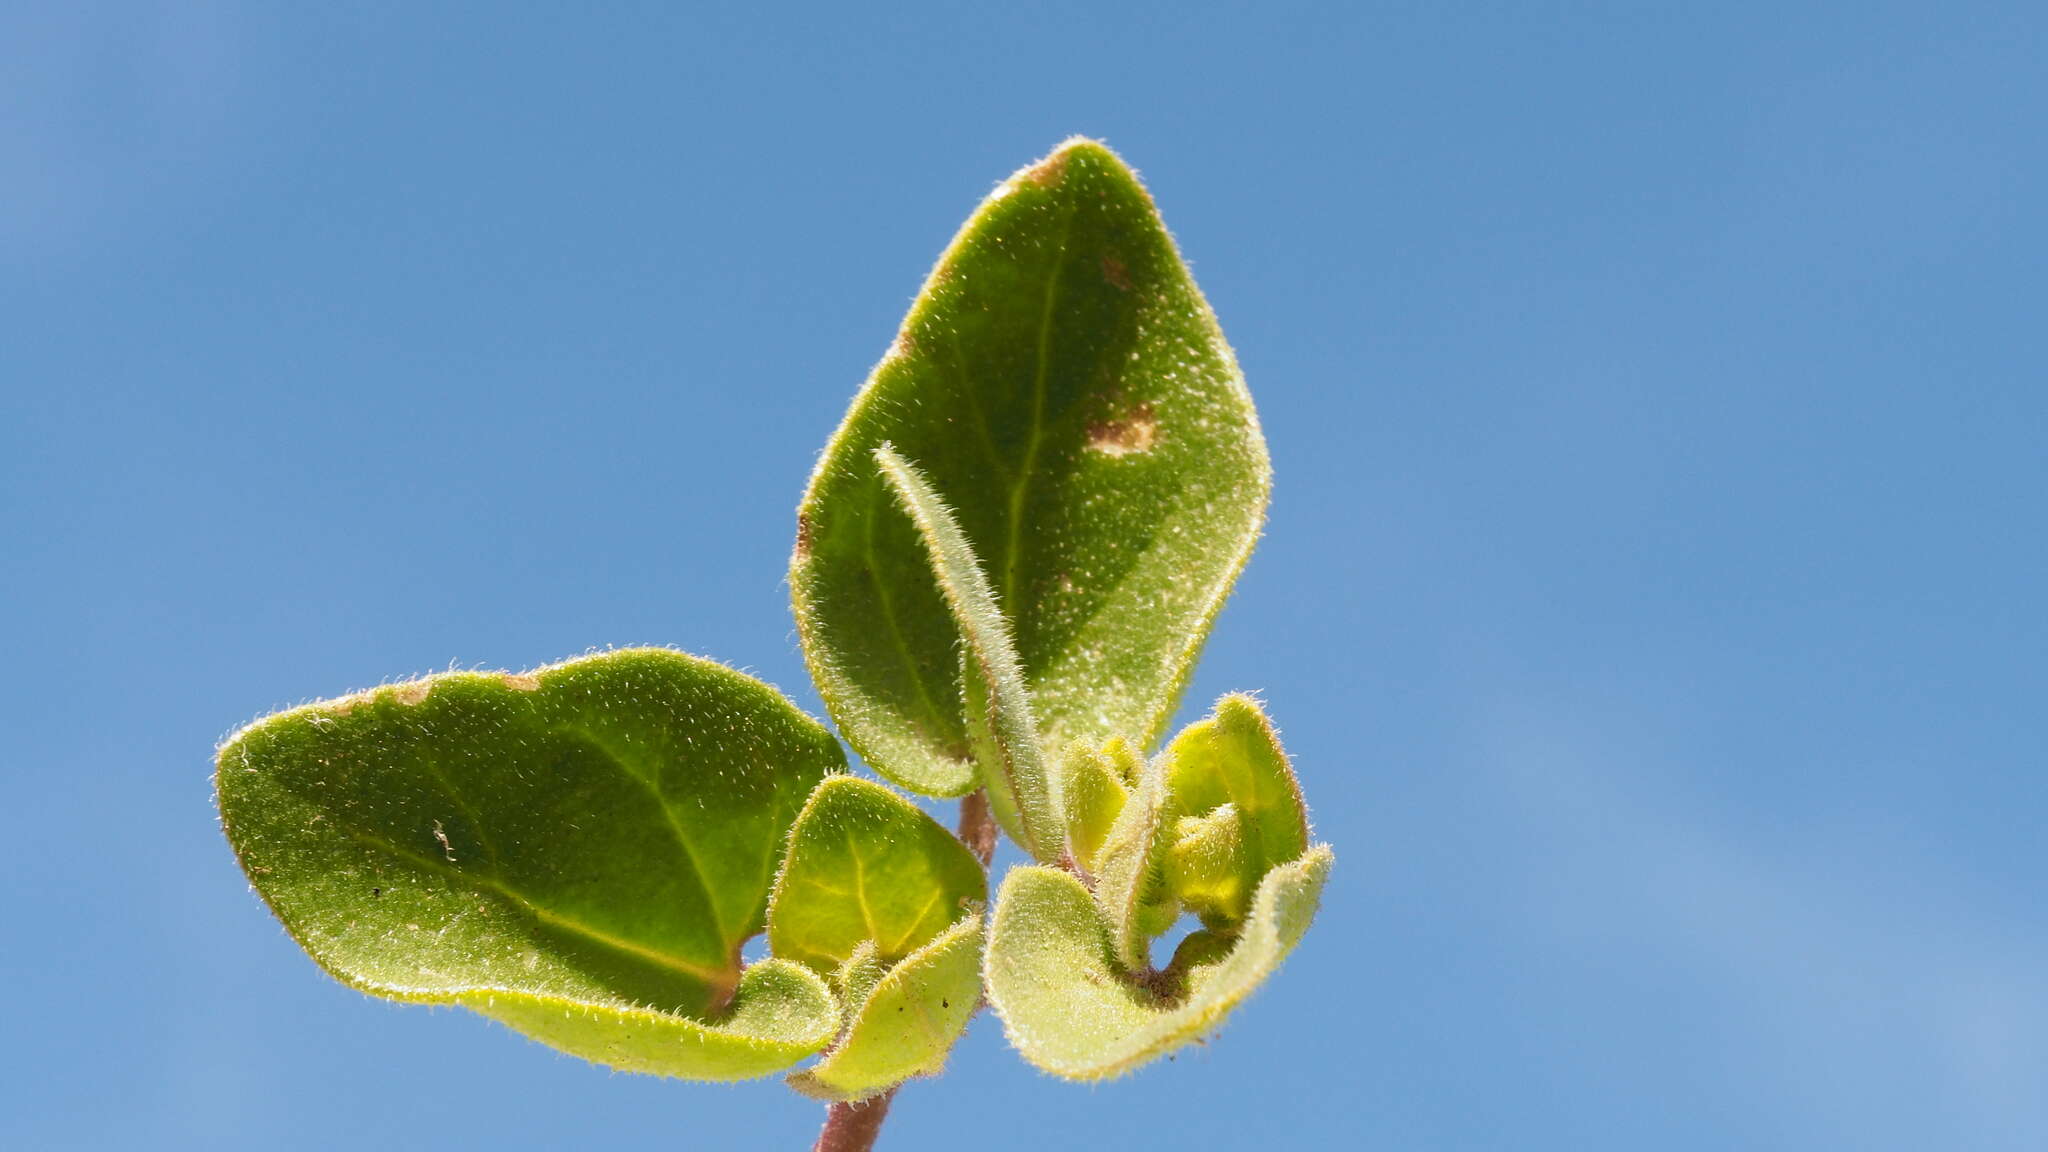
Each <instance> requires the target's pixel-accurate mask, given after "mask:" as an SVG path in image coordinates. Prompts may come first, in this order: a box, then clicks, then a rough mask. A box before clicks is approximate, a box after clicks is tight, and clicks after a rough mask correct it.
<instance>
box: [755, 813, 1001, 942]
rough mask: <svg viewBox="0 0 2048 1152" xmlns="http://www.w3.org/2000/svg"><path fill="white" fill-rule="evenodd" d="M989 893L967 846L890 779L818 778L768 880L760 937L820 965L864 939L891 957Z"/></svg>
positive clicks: (952, 920) (935, 931)
mask: <svg viewBox="0 0 2048 1152" xmlns="http://www.w3.org/2000/svg"><path fill="white" fill-rule="evenodd" d="M987 899H988V880H987V877H986V875H985V874H984V873H983V872H982V870H981V864H980V862H979V861H977V860H976V859H975V858H974V854H973V853H971V852H969V851H968V850H967V847H966V845H964V844H962V843H960V841H959V840H958V839H956V838H955V837H954V835H953V834H952V833H951V832H948V831H947V830H946V828H945V826H944V825H942V824H940V823H939V822H938V821H936V820H933V819H932V818H931V817H930V816H927V815H925V814H924V813H923V812H920V811H919V810H918V809H917V806H916V805H914V804H912V803H910V801H908V800H905V799H904V798H903V797H901V796H898V795H896V794H895V793H894V792H891V791H890V790H889V789H887V788H885V787H883V786H882V785H880V784H876V783H873V782H871V781H867V780H862V779H859V778H858V777H854V776H833V777H829V778H828V779H826V780H825V781H824V782H823V783H822V784H819V785H818V788H817V791H816V792H814V793H813V794H812V796H811V798H810V800H809V802H808V803H806V804H805V805H804V809H803V813H802V814H801V815H800V816H799V817H798V818H797V822H796V827H795V828H794V829H793V830H792V831H791V833H790V849H789V858H788V861H787V862H786V863H785V864H784V865H783V869H782V874H781V876H780V877H778V878H777V879H776V881H775V897H774V901H773V903H772V904H771V906H770V910H769V915H768V946H769V948H770V949H771V950H773V952H774V953H775V955H777V956H780V957H784V958H787V959H790V960H795V961H798V962H800V963H803V964H806V965H809V966H810V967H811V969H812V970H814V971H816V972H817V973H819V974H820V975H828V974H831V973H833V972H835V971H836V970H838V969H839V968H840V967H841V966H842V965H844V964H846V963H847V962H848V961H849V960H852V959H854V958H855V957H856V955H857V954H859V953H861V952H862V945H863V944H866V945H869V946H871V948H872V953H871V954H872V956H873V958H874V960H875V961H876V962H878V963H880V964H882V965H884V966H886V965H890V964H894V963H896V962H897V961H898V960H901V959H903V958H904V957H905V956H908V955H909V954H910V953H912V952H914V951H916V950H917V949H919V948H922V947H923V946H924V945H925V944H927V943H929V942H930V941H932V940H933V939H934V938H936V937H937V936H938V935H939V934H940V933H942V932H944V931H946V929H947V928H948V927H950V926H951V925H953V924H954V923H956V922H957V921H959V919H960V918H961V916H962V915H963V914H965V913H967V912H968V911H969V910H971V909H975V908H979V907H980V906H981V905H982V904H983V903H984V902H985V901H986V900H987Z"/></svg>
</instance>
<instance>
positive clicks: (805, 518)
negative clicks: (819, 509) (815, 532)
mask: <svg viewBox="0 0 2048 1152" xmlns="http://www.w3.org/2000/svg"><path fill="white" fill-rule="evenodd" d="M810 558H811V516H810V513H808V512H799V513H797V514H796V562H797V563H799V564H801V563H803V562H804V561H806V560H809V559H810Z"/></svg>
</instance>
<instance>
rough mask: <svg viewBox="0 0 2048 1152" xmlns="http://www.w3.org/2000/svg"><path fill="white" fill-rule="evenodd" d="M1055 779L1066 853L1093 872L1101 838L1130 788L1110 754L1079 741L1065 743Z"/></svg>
mask: <svg viewBox="0 0 2048 1152" xmlns="http://www.w3.org/2000/svg"><path fill="white" fill-rule="evenodd" d="M1116 743H1117V744H1119V745H1121V743H1122V742H1121V741H1117V742H1116ZM1055 782H1056V784H1057V785H1058V786H1057V787H1056V788H1054V789H1053V794H1054V795H1055V796H1056V797H1057V798H1058V806H1059V810H1060V823H1061V825H1062V826H1063V827H1064V828H1065V829H1066V832H1067V852H1068V853H1069V854H1070V855H1072V856H1073V858H1074V862H1075V863H1076V864H1079V865H1080V866H1081V868H1082V870H1083V871H1085V872H1090V873H1093V872H1094V871H1095V868H1096V865H1097V863H1098V859H1097V858H1098V857H1099V856H1100V854H1101V852H1102V845H1103V841H1104V840H1105V839H1107V838H1108V836H1109V830H1110V828H1111V827H1112V826H1114V825H1115V823H1116V818H1117V816H1118V815H1120V814H1121V813H1122V812H1123V810H1124V805H1125V804H1126V803H1128V802H1129V800H1130V796H1131V791H1130V788H1129V787H1128V786H1126V784H1125V783H1124V779H1123V776H1122V774H1121V773H1120V772H1118V770H1117V768H1116V766H1115V764H1114V763H1113V762H1112V761H1111V759H1110V754H1109V753H1106V752H1098V751H1096V750H1094V749H1092V748H1090V747H1088V746H1087V745H1086V744H1079V743H1076V744H1070V745H1068V746H1067V754H1066V755H1065V756H1064V757H1062V758H1061V759H1060V761H1059V774H1058V777H1057V779H1056V781H1055Z"/></svg>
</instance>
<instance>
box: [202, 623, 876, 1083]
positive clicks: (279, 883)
mask: <svg viewBox="0 0 2048 1152" xmlns="http://www.w3.org/2000/svg"><path fill="white" fill-rule="evenodd" d="M843 763H844V761H843V757H842V755H841V753H840V751H839V746H838V744H837V743H836V742H835V741H834V740H833V739H832V737H831V735H830V734H829V733H827V732H826V731H825V730H824V729H823V728H822V727H820V726H819V725H818V724H817V723H816V722H815V721H813V720H811V719H810V718H809V717H807V716H805V715H804V714H803V713H801V712H799V711H797V710H796V709H795V708H794V707H792V706H791V705H790V704H789V703H788V701H786V700H784V699H783V697H782V696H781V695H780V694H779V693H777V692H776V691H775V690H774V689H773V688H770V687H769V686H767V685H765V684H762V683H761V682H759V681H757V680H754V679H752V678H750V677H747V676H744V675H741V674H740V673H738V672H734V671H732V670H731V669H729V668H726V667H724V666H722V665H719V664H714V663H712V662H710V661H706V660H700V659H697V658H695V657H691V656H686V655H683V654H681V653H678V652H670V651H665V650H659V649H633V650H626V651H619V652H612V653H607V654H604V655H598V656H590V657H585V658H583V659H578V660H571V661H568V662H566V663H562V664H557V665H554V666H552V667H548V668H542V669H539V670H537V671H535V672H531V673H526V674H524V675H486V674H477V673H452V674H449V675H444V676H435V677H430V678H428V679H425V680H419V681H414V682H412V683H408V684H400V685H394V686H387V687H384V688H379V689H376V690H374V691H370V692H365V693H360V694H358V695H355V696H349V697H344V698H342V699H339V700H330V701H326V702H323V703H319V704H312V705H308V706H306V707H303V708H296V709H293V710H291V711H289V712H284V713H280V714H278V715H276V716H272V717H270V718H268V719H266V720H262V721H259V722H258V723H256V724H253V725H251V726H249V727H248V728H246V729H244V730H243V731H242V732H240V733H238V734H237V735H236V736H235V737H234V738H233V739H231V740H230V741H229V742H228V743H227V744H226V745H225V746H223V747H222V749H221V751H220V757H219V766H218V774H217V776H216V783H217V787H218V790H219V800H220V808H221V817H222V822H223V824H224V826H225V828H226V831H227V835H228V839H229V841H230V842H231V843H232V844H233V845H234V848H235V852H236V854H237V856H238V857H239V858H240V860H241V863H242V867H243V869H244V870H245V871H246V872H247V873H248V875H249V879H250V881H251V882H252V883H253V884H254V885H255V887H256V890H257V891H258V892H259V893H261V894H262V896H263V898H264V900H265V901H267V902H268V903H269V905H270V907H271V910H272V911H274V912H275V913H276V914H277V916H278V918H279V919H280V920H282V921H283V922H284V925H285V927H286V929H287V930H288V931H290V932H291V934H292V936H293V937H294V938H295V939H296V940H298V942H299V943H300V944H301V945H302V946H303V947H304V948H305V949H306V951H307V952H308V953H309V954H311V955H312V957H313V959H314V960H315V961H317V962H318V963H319V964H320V965H321V967H323V968H325V969H326V970H327V971H328V972H329V973H331V974H332V975H334V976H335V977H336V978H337V979H340V980H341V981H343V982H344V983H347V984H349V985H351V986H353V987H356V988H359V989H361V990H363V991H366V992H371V993H374V994H376V995H380V996H386V997H390V998H393V999H398V1000H409V1001H419V1002H426V1003H443V1004H460V1005H463V1006H465V1007H468V1008H473V1009H475V1010H477V1011H479V1012H482V1013H484V1014H485V1015H488V1016H491V1017H494V1018H496V1019H498V1020H501V1021H503V1022H505V1023H507V1024H509V1025H511V1026H512V1027H514V1028H516V1029H518V1030H520V1031H522V1032H525V1033H527V1034H528V1035H531V1036H533V1037H535V1038H537V1039H540V1040H542V1041H545V1042H546V1043H549V1044H552V1045H554V1046H556V1047H558V1048H561V1049H563V1050H565V1051H568V1052H571V1053H574V1054H576V1055H578V1056H582V1057H584V1058H586V1059H590V1060H595V1061H598V1062H600V1063H605V1064H609V1065H612V1066H614V1067H618V1068H626V1069H631V1070H634V1071H642V1072H654V1073H660V1074H664V1075H671V1076H683V1077H690V1078H695V1079H737V1078H741V1077H748V1076H758V1075H764V1074H767V1073H769V1072H773V1071H776V1070H778V1069H780V1068H785V1067H788V1066H789V1065H790V1064H793V1063H795V1062H796V1061H797V1060H799V1059H801V1058H802V1057H803V1056H805V1055H807V1054H809V1053H811V1052H815V1051H817V1050H819V1049H820V1048H822V1047H824V1045H825V1044H826V1043H828V1042H829V1041H830V1040H831V1037H832V1034H833V1032H834V1030H835V1027H836V1023H837V1016H838V1013H837V1011H836V1006H835V1004H834V1002H833V998H832V996H831V993H830V990H829V989H828V988H827V987H826V985H825V983H824V981H823V980H821V979H819V978H818V977H817V976H816V975H815V974H813V973H811V972H809V971H808V970H806V969H804V968H803V967H801V966H799V965H795V964H791V963H787V962H784V961H768V962H765V963H762V964H757V965H754V966H753V967H752V968H749V969H747V970H746V973H745V977H744V978H742V969H741V963H740V956H739V949H740V945H741V943H742V942H743V941H745V940H746V939H747V938H748V937H750V936H752V935H754V934H755V933H757V932H759V931H760V930H761V928H762V926H763V923H764V916H765V912H766V907H767V898H768V891H769V886H770V884H771V882H772V880H773V877H774V876H775V873H776V868H777V866H778V864H779V863H780V859H781V854H782V847H783V843H784V840H785V836H786V833H787V830H788V828H789V825H790V822H791V821H792V820H793V819H794V817H795V815H796V813H797V811H798V808H799V806H800V805H801V804H802V803H803V799H804V797H805V796H806V795H807V794H808V793H809V792H810V790H811V788H812V787H813V786H814V785H815V784H816V783H817V782H818V781H819V780H820V779H822V778H823V777H824V776H825V774H826V773H827V772H830V771H834V770H837V769H839V768H840V767H841V766H842V765H843Z"/></svg>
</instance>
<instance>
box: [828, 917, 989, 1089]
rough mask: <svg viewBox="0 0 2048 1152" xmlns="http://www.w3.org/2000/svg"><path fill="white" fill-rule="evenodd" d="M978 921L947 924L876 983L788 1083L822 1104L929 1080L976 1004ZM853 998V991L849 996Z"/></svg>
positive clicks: (978, 999) (978, 998)
mask: <svg viewBox="0 0 2048 1152" xmlns="http://www.w3.org/2000/svg"><path fill="white" fill-rule="evenodd" d="M981 944H982V932H981V914H980V913H978V912H977V913H975V914H974V915H973V916H971V917H969V918H968V919H965V920H962V921H960V922H959V923H958V924H955V925H953V926H952V927H951V928H949V929H947V930H946V931H945V932H944V933H942V934H941V935H939V936H938V937H936V938H935V939H933V940H932V941H931V942H930V943H928V944H926V945H924V947H922V948H919V949H918V950H917V951H915V952H912V953H911V954H910V955H908V956H906V957H904V958H903V960H902V961H900V962H899V963H897V965H896V966H895V967H894V968H891V969H890V970H889V971H888V973H887V974H885V975H883V976H881V977H880V978H879V979H878V980H876V981H875V982H874V983H873V984H872V985H871V986H869V987H868V988H867V989H866V990H864V991H862V994H861V996H860V998H859V999H857V1000H850V1001H849V1003H851V1004H852V1009H851V1022H850V1023H849V1024H848V1025H847V1028H846V1032H845V1035H844V1038H842V1039H841V1040H840V1042H839V1043H838V1044H837V1045H836V1046H834V1047H833V1049H832V1050H831V1051H830V1052H828V1053H826V1055H825V1057H824V1059H822V1060H820V1061H818V1063H817V1064H816V1065H814V1066H812V1067H810V1068H806V1069H804V1070H803V1071H801V1072H793V1073H791V1074H790V1076H789V1083H790V1086H791V1087H793V1088H795V1089H796V1090H797V1091H799V1092H802V1093H804V1094H805V1095H807V1096H816V1097H819V1098H821V1099H826V1100H862V1099H865V1098H867V1097H869V1096H873V1095H875V1094H876V1093H878V1092H882V1091H885V1090H887V1089H888V1088H890V1087H892V1086H894V1085H896V1084H900V1083H902V1082H903V1081H905V1080H908V1079H910V1078H911V1077H913V1076H935V1075H937V1074H938V1073H939V1070H940V1069H941V1068H943V1067H945V1064H946V1054H947V1052H948V1051H950V1050H951V1049H952V1047H953V1042H954V1041H955V1040H958V1039H959V1038H960V1033H961V1031H962V1030H963V1029H965V1028H966V1027H967V1020H968V1018H969V1017H971V1016H972V1015H974V1009H975V1006H976V1005H977V1004H979V1003H980V1002H981ZM849 991H853V990H851V989H850V990H849Z"/></svg>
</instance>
